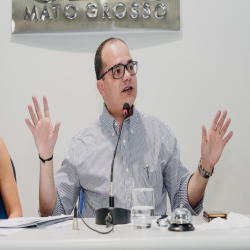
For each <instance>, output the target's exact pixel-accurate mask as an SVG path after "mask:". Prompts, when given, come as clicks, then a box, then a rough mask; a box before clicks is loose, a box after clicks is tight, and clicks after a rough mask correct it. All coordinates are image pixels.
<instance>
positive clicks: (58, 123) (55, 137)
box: [53, 122, 61, 140]
mask: <svg viewBox="0 0 250 250" xmlns="http://www.w3.org/2000/svg"><path fill="white" fill-rule="evenodd" d="M60 125H61V123H60V122H57V123H56V125H55V129H54V135H53V137H54V139H55V140H56V139H57V137H58V132H59V128H60Z"/></svg>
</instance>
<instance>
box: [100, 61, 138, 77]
mask: <svg viewBox="0 0 250 250" xmlns="http://www.w3.org/2000/svg"><path fill="white" fill-rule="evenodd" d="M130 63H135V64H134V65H136V67H138V62H137V61H130V62H128V63H127V64H116V65H114V66H113V67H111V68H109V69H108V70H107V71H106V72H104V73H103V74H102V75H101V76H100V78H99V80H101V79H102V78H103V77H104V76H105V75H106V74H107V73H108V72H109V71H110V70H112V75H113V77H114V73H113V68H115V67H118V66H123V75H122V76H121V77H118V78H116V77H114V79H120V78H122V77H123V76H124V74H125V68H126V69H127V71H128V65H129V64H130ZM136 74H137V70H136V73H134V74H132V75H131V74H130V75H131V76H134V75H136Z"/></svg>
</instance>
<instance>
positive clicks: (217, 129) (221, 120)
mask: <svg viewBox="0 0 250 250" xmlns="http://www.w3.org/2000/svg"><path fill="white" fill-rule="evenodd" d="M226 116H227V111H226V110H224V111H223V113H222V116H221V118H220V120H219V122H218V124H217V127H216V131H218V132H219V133H220V132H221V128H222V126H223V124H224V121H225V119H226Z"/></svg>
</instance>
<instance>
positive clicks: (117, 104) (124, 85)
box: [97, 41, 137, 115]
mask: <svg viewBox="0 0 250 250" xmlns="http://www.w3.org/2000/svg"><path fill="white" fill-rule="evenodd" d="M102 61H103V64H104V68H103V71H102V73H104V72H105V71H107V70H108V69H109V68H111V67H113V66H115V65H117V64H127V63H129V62H130V61H132V57H131V55H130V53H129V50H128V48H127V46H126V45H125V44H124V43H123V42H120V41H115V42H113V43H107V44H106V45H105V46H104V48H103V50H102ZM103 78H104V79H103ZM103 78H102V79H101V80H98V81H97V87H98V90H99V92H100V94H101V95H102V97H103V98H104V102H105V104H106V106H107V108H108V110H109V112H110V113H111V114H112V115H120V114H121V115H122V108H123V105H124V103H126V102H127V103H129V105H130V106H132V104H134V101H135V98H136V94H137V79H136V75H132V76H131V75H130V74H129V73H128V71H127V69H125V72H124V76H123V77H122V78H120V79H114V77H113V73H112V70H110V71H109V72H108V73H107V74H106V75H105V76H104V77H103Z"/></svg>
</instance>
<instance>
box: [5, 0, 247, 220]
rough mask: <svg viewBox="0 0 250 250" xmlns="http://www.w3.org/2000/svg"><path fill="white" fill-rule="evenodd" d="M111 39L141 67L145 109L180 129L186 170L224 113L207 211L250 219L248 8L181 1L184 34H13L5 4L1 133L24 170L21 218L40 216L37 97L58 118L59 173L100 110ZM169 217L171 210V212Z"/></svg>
mask: <svg viewBox="0 0 250 250" xmlns="http://www.w3.org/2000/svg"><path fill="white" fill-rule="evenodd" d="M110 36H115V37H119V38H121V39H124V40H125V42H126V43H127V45H128V47H129V48H130V51H131V54H132V56H133V58H134V59H135V60H138V62H139V71H138V96H137V100H136V107H137V109H138V110H139V111H142V112H146V113H149V114H153V115H155V116H156V117H158V118H159V119H161V120H163V121H165V123H166V124H168V125H169V126H170V128H171V129H172V130H173V131H174V133H175V135H176V137H177V139H178V142H179V145H180V148H181V160H182V162H183V164H184V165H185V166H186V167H187V168H188V169H189V171H190V172H194V171H195V169H196V168H197V164H198V161H199V158H200V143H201V125H202V124H204V125H205V126H206V127H207V128H209V127H210V124H211V122H212V119H213V117H214V116H215V114H216V112H217V110H219V109H221V110H224V109H227V110H228V112H229V116H230V117H231V119H232V124H231V126H230V130H233V132H234V135H233V138H232V139H231V141H230V142H229V144H228V145H227V146H226V148H225V150H224V152H223V155H222V157H221V159H220V161H219V162H218V164H217V165H216V167H215V171H214V175H213V177H212V178H211V179H210V180H209V184H208V187H207V190H206V196H205V203H204V209H207V210H208V209H210V210H211V209H216V210H218V209H220V210H224V211H225V212H231V211H234V212H238V213H248V214H249V213H250V195H249V190H250V184H249V176H250V167H249V162H250V157H249V150H250V146H249V141H250V132H249V129H250V114H249V112H248V111H249V104H250V98H249V83H250V67H249V66H250V65H249V64H250V63H249V62H250V48H249V46H250V1H248V0H203V1H200V0H188V1H187V0H185V1H184V0H183V1H181V31H180V32H131V33H122V32H102V33H85V34H84V33H83V34H54V35H53V34H43V35H11V1H10V0H8V1H7V0H5V1H1V14H0V60H1V61H0V63H1V67H0V73H1V74H0V77H1V78H0V79H1V80H0V115H1V121H0V135H1V136H2V137H3V139H4V141H5V143H6V145H7V148H8V150H9V153H10V155H11V156H12V158H13V160H14V162H15V165H16V171H17V182H18V190H19V194H20V198H21V203H22V208H23V212H24V216H37V208H38V186H39V159H38V152H37V149H36V147H35V144H34V141H33V137H32V135H31V133H30V131H29V130H28V128H27V126H26V124H25V121H24V119H25V118H26V117H29V113H28V109H27V106H28V104H31V102H32V100H31V96H32V95H36V96H37V97H38V99H39V102H40V103H41V102H42V96H43V95H47V97H48V100H49V105H50V112H51V117H52V120H53V123H54V124H55V122H56V121H61V123H62V125H61V128H60V133H59V139H58V141H57V144H56V148H55V152H54V163H55V164H54V165H55V171H56V170H57V169H58V168H59V167H60V164H61V162H62V160H63V158H64V156H65V154H66V152H67V150H68V146H69V142H70V139H71V138H72V137H73V136H74V135H75V134H76V133H77V132H78V131H79V130H80V129H82V128H84V127H87V126H88V125H89V124H90V123H91V122H92V121H93V120H94V119H96V118H98V116H99V115H100V114H101V111H102V98H101V96H100V95H99V93H98V91H97V88H96V79H95V72H94V54H95V51H96V49H97V47H98V46H99V44H100V43H101V42H102V41H103V40H104V39H106V38H108V37H110ZM168 213H170V211H168Z"/></svg>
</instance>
